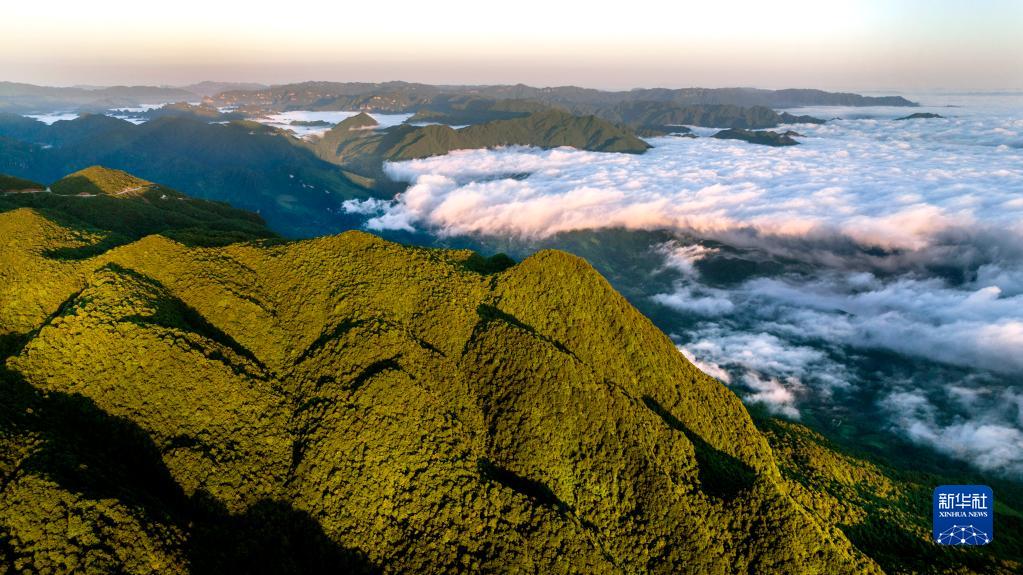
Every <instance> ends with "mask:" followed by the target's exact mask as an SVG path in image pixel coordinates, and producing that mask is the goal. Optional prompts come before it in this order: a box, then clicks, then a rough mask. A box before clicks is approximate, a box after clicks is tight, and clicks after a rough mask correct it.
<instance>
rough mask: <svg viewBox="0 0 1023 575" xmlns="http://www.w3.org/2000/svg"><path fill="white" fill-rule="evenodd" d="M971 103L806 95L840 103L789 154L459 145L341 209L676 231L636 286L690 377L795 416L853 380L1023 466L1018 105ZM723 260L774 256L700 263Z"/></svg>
mask: <svg viewBox="0 0 1023 575" xmlns="http://www.w3.org/2000/svg"><path fill="white" fill-rule="evenodd" d="M980 101H983V102H984V104H985V106H983V107H978V106H975V105H973V104H976V103H977V100H976V99H975V100H970V99H969V98H966V103H967V104H970V105H968V106H967V107H964V108H931V109H928V108H924V109H922V110H923V111H934V112H938V113H941V114H942V115H945V116H949V117H948V118H946V119H931V120H905V121H897V120H895V118H896V117H897V116H901V115H905V114H906V113H907V111H906V110H905V109H876V108H872V109H846V110H835V109H821V110H809V112H811V113H815V114H817V115H819V116H824V117H829V118H830V117H833V116H842V117H845V118H847V119H842V120H833V121H830V122H828V123H827V124H824V125H822V126H805V125H801V126H798V127H796V128H797V129H798V131H800V132H801V133H804V134H805V135H806V137H805V138H802V142H803V143H802V145H800V146H794V147H789V148H768V147H762V146H755V145H751V144H747V143H743V142H736V141H722V140H714V139H710V138H699V139H696V140H691V139H672V138H660V139H655V140H652V142H653V143H654V144H655V148H654V149H652V150H650V151H649V152H648V153H646V154H644V155H640V156H634V155H625V154H600V153H589V152H581V151H577V150H571V149H557V150H546V151H544V150H536V149H527V148H506V149H498V150H489V151H487V150H476V151H459V152H454V153H452V154H448V155H447V156H442V157H435V158H427V159H423V160H414V161H410V162H402V163H396V164H390V165H388V166H387V167H386V169H387V171H388V174H389V175H390V176H391V177H392V178H394V179H397V180H402V181H407V182H409V183H410V187H409V189H408V190H407V191H406V192H405V193H404V194H402V195H401V196H399V197H398V198H397V199H396V200H395V201H392V202H382V201H379V200H373V201H371V202H370V203H358V202H350V203H349V204H348V205H346V208H347V209H348V210H349V211H350V212H357V213H361V214H364V215H365V216H366V217H367V218H368V222H367V226H368V227H369V228H371V229H402V230H424V231H430V232H432V233H435V234H438V235H441V236H445V235H447V236H460V235H476V236H489V237H513V238H520V239H524V240H527V241H528V240H530V239H532V240H540V239H543V238H552V237H556V236H557V234H559V233H562V232H568V231H573V230H601V229H608V228H626V229H634V230H669V231H671V232H672V233H673V234H675V235H676V237H677V238H678V239H677V240H674V241H670V242H667V243H660V244H657V245H653V246H651V248H650V249H651V250H652V253H653V254H654V255H655V256H656V258H655V259H656V260H657V261H660V262H661V264H660V267H658V268H657V269H651V270H649V273H650V275H651V277H661V278H664V277H670V278H671V279H670V281H668V282H667V283H668V285H669V287H665V285H664V282H661V283H659V284H656V285H658V287H657V288H653V287H650V288H646V286H643V285H638V286H633V287H634V288H637V290H638V291H640V292H643V290H644V289H647V290H648V291H647V292H646V297H647V298H648V299H649V301H650V302H652V303H653V304H655V305H656V306H660V309H662V310H664V312H665V313H671V314H675V318H676V319H675V320H672V321H671V322H668V323H671V324H672V325H675V326H679V329H678V332H679V333H678V334H676V336H675V338H676V341H677V343H678V344H679V346H680V349H682V350H683V353H685V354H686V355H687V356H688V357H690V359H692V360H693V361H694V362H696V363H697V365H699V366H700V367H701V368H702V369H703V370H704V371H706V372H707V373H709V374H711V375H713V376H715V377H718V378H719V379H721V380H722V381H724V382H725V383H727V384H729V385H731V386H732V387H733V388H734V389H736V390H737V391H738V392H739V393H740V394H741V395H742V396H743V397H744V398H745V399H746V400H747V401H749V402H752V403H758V404H762V405H765V406H767V407H768V408H769V409H770V410H772V411H774V412H776V413H779V414H783V415H786V416H789V417H794V418H798V417H800V416H801V411H802V410H803V409H805V408H807V407H813V406H818V407H819V406H826V405H828V404H829V402H830V404H832V405H835V404H839V405H840V404H841V403H842V402H844V401H847V400H848V398H849V397H852V396H853V395H856V397H858V399H857V401H861V402H862V401H867V402H869V403H870V404H871V405H872V409H874V411H875V412H876V414H878V417H879V421H880V422H881V425H882V426H883V427H885V428H888V429H890V430H892V431H894V432H896V433H899V434H901V435H902V436H904V437H906V438H908V439H910V440H912V441H915V442H918V443H922V444H925V445H929V446H932V447H934V448H935V449H936V450H939V451H942V452H944V453H946V454H948V455H950V456H953V457H956V458H959V459H962V460H965V461H969V462H971V463H973V464H974V465H976V466H977V467H978V468H980V469H984V470H991V471H998V472H1002V473H1010V474H1017V475H1020V474H1023V455H1021V453H1023V443H1021V439H1023V415H1021V413H1020V402H1019V401H1016V400H1018V399H1019V397H1020V392H1019V388H1018V384H1019V382H1020V381H1021V380H1023V119H1021V112H1023V103H1021V102H1019V101H1015V102H1009V103H1008V104H1007V103H1006V102H1005V101H993V100H983V99H980ZM913 111H921V110H913ZM522 174H528V175H527V176H525V177H523V175H522ZM729 258H732V259H729ZM735 258H739V259H742V258H747V259H752V260H755V261H766V262H770V263H772V264H774V267H773V268H771V269H773V270H774V271H772V272H770V273H767V272H757V273H753V274H750V275H748V276H746V277H742V278H740V279H739V280H738V281H720V279H719V278H717V279H716V278H714V277H705V276H704V274H702V273H701V269H702V268H701V266H703V265H704V264H708V263H715V264H717V265H718V267H719V268H720V265H721V262H725V265H727V262H730V261H733V259H735ZM635 281H636V282H637V284H642V283H643V281H642V280H641V279H637V280H635ZM655 283H656V282H655ZM652 285H655V284H654V283H651V286H652ZM879 354H889V355H879ZM878 357H880V358H881V359H878ZM897 358H905V359H904V360H899V359H897ZM900 362H902V363H900ZM878 365H883V366H885V368H886V369H887V371H885V372H884V373H882V372H880V371H877V370H878V369H879V368H878ZM900 365H902V366H903V367H901V368H899V367H898V366H900ZM893 366H895V367H893ZM957 389H958V390H960V391H959V392H956V391H950V390H957ZM964 389H966V390H970V391H971V392H972V393H974V395H975V397H974V401H973V403H972V404H970V406H969V407H967V406H966V404H965V403H964V400H963V397H965V395H964V392H961V390H964ZM864 398H866V399H864ZM1006 398H1008V399H1006ZM1013 398H1015V399H1013ZM1010 400H1011V401H1010ZM1007 406H1010V407H1011V406H1015V411H1014V410H1013V409H1009V407H1007ZM970 446H972V447H970Z"/></svg>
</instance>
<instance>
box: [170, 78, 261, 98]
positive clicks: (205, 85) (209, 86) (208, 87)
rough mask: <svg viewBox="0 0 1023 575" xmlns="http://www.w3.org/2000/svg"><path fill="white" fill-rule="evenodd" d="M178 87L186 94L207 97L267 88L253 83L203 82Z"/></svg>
mask: <svg viewBox="0 0 1023 575" xmlns="http://www.w3.org/2000/svg"><path fill="white" fill-rule="evenodd" d="M179 87H180V88H181V89H182V90H184V91H186V92H190V93H192V94H197V95H199V96H204V97H208V96H216V95H217V94H219V93H221V92H227V91H230V90H263V89H266V88H268V87H269V86H267V85H266V84H258V83H255V82H214V81H210V80H205V81H203V82H198V83H195V84H189V85H187V86H179Z"/></svg>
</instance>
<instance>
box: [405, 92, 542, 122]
mask: <svg viewBox="0 0 1023 575" xmlns="http://www.w3.org/2000/svg"><path fill="white" fill-rule="evenodd" d="M549 109H550V107H549V106H546V105H544V104H540V103H537V102H531V101H529V100H495V99H492V98H481V97H479V96H472V95H451V94H440V95H438V96H435V97H433V98H431V99H430V101H429V103H428V104H426V105H425V106H423V107H422V108H420V109H419V110H418V111H417V112H416V113H415V114H414V115H413V116H412V117H411V118H409V120H408V121H409V122H413V123H414V122H437V123H441V124H449V125H453V126H457V125H467V124H482V123H484V122H493V121H495V120H510V119H512V118H521V117H523V116H528V115H530V114H533V113H536V112H544V111H547V110H549Z"/></svg>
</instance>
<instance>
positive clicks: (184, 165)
mask: <svg viewBox="0 0 1023 575" xmlns="http://www.w3.org/2000/svg"><path fill="white" fill-rule="evenodd" d="M26 120H28V119H26V118H22V117H20V116H13V115H0V172H7V173H10V174H12V175H16V176H19V177H23V178H28V179H32V180H37V181H47V182H48V181H53V180H55V179H57V178H59V177H61V176H62V175H64V174H67V173H68V172H73V171H76V170H80V169H82V168H85V167H87V166H90V165H96V164H98V165H103V166H109V167H111V168H115V169H120V170H126V171H128V172H131V173H134V174H138V175H139V176H141V177H143V178H145V179H147V180H150V181H156V182H162V183H164V184H166V185H167V186H170V187H172V188H174V189H178V190H182V191H184V192H186V193H189V194H190V195H193V196H197V197H201V198H206V199H212V200H218V201H226V202H230V203H231V204H232V205H235V206H239V207H241V208H245V209H248V210H251V211H258V212H260V213H261V214H262V215H263V216H264V217H266V218H267V220H268V221H269V222H270V223H271V225H273V226H274V228H275V229H278V230H281V231H283V232H284V233H287V234H289V235H296V236H299V235H304V236H309V235H316V234H319V233H324V231H325V230H336V229H338V228H339V227H341V226H342V224H341V223H339V218H341V217H343V215H339V213H338V212H340V211H341V210H340V206H341V203H342V202H343V201H344V200H347V199H351V198H367V197H375V196H378V195H379V193H378V192H375V191H373V190H368V189H366V188H364V187H362V186H360V185H358V184H356V183H354V182H352V181H351V180H350V179H348V178H346V177H345V176H344V174H342V173H341V170H339V169H338V167H337V166H335V165H333V164H331V163H328V162H326V161H324V160H321V159H319V158H317V157H316V155H315V154H314V153H313V152H312V151H310V150H309V149H307V148H306V147H305V146H304V144H302V143H301V142H299V141H298V140H296V139H295V138H293V137H291V136H290V135H288V134H286V133H284V132H282V131H280V130H276V129H274V128H269V127H266V126H263V125H261V124H258V123H255V122H247V121H233V122H229V123H226V124H216V123H210V121H208V120H205V119H201V118H198V117H196V116H195V115H194V114H192V113H188V112H184V113H182V114H181V115H173V114H172V115H168V116H165V117H160V118H157V119H155V120H152V121H149V122H146V123H143V124H140V125H135V124H133V123H131V122H127V121H124V120H119V119H117V118H111V117H109V116H102V115H84V116H82V117H79V118H77V119H75V120H65V121H59V122H54V123H53V125H51V126H47V125H45V124H43V123H42V122H36V121H34V120H28V121H26ZM5 137H6V139H5ZM5 144H6V145H5Z"/></svg>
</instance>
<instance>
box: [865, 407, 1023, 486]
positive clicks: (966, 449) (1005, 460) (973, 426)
mask: <svg viewBox="0 0 1023 575" xmlns="http://www.w3.org/2000/svg"><path fill="white" fill-rule="evenodd" d="M961 391H962V390H961V389H954V390H953V389H950V390H949V392H950V393H953V394H955V393H961ZM1003 395H1004V396H1003V397H998V398H995V399H996V401H1000V402H1002V403H996V404H994V405H992V406H988V407H986V408H978V407H977V406H976V402H975V401H972V402H971V410H970V414H969V415H970V416H969V417H963V416H954V417H951V418H945V419H949V421H945V422H943V421H942V417H941V415H940V414H941V411H942V410H940V409H938V408H937V407H936V406H935V405H934V404H933V403H932V402H931V401H930V400H929V399H928V398H927V397H926V396H925V395H924V394H923V393H922V392H921V391H901V392H896V393H892V394H891V395H889V396H888V397H886V398H885V399H884V401H883V405H882V406H883V407H884V408H885V409H886V410H887V411H888V413H889V414H890V416H891V418H892V420H893V421H894V423H895V425H896V426H897V427H898V428H899V429H901V430H902V431H903V432H904V433H905V434H906V435H907V436H908V437H909V438H910V439H912V440H914V441H916V442H918V443H924V444H927V445H929V446H931V447H933V448H934V449H936V450H938V451H940V452H943V453H945V454H947V455H950V456H952V457H954V458H956V459H960V460H964V461H969V462H971V463H973V464H974V465H976V466H977V467H978V468H979V469H982V470H985V471H999V472H1003V473H1009V474H1013V475H1016V476H1019V475H1023V430H1020V429H1019V427H1018V425H1019V424H1020V423H1023V422H1020V421H1018V420H1017V421H1015V422H1014V421H1012V414H1011V413H1010V414H1009V417H1006V411H1007V410H1006V409H1005V405H1009V406H1013V407H1015V408H1016V410H1017V415H1018V408H1019V405H1020V404H1019V402H1020V401H1021V400H1023V397H1021V396H1019V395H1015V394H1012V393H1006V394H1003ZM1005 400H1008V403H1007V404H1006V403H1005Z"/></svg>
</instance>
